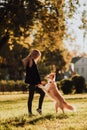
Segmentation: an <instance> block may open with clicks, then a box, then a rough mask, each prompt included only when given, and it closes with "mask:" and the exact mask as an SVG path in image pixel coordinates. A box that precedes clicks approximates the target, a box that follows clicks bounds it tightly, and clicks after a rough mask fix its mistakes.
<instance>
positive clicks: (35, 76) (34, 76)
mask: <svg viewBox="0 0 87 130" xmlns="http://www.w3.org/2000/svg"><path fill="white" fill-rule="evenodd" d="M32 61H33V64H32V66H31V67H29V63H28V64H27V66H26V77H25V83H28V84H30V85H37V84H40V83H41V79H40V76H39V72H38V69H37V65H36V64H35V61H34V60H32Z"/></svg>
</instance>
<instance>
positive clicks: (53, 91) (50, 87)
mask: <svg viewBox="0 0 87 130" xmlns="http://www.w3.org/2000/svg"><path fill="white" fill-rule="evenodd" d="M46 79H47V80H48V83H47V84H46V85H45V86H43V85H41V84H40V85H39V87H40V88H41V89H42V90H43V91H44V92H45V93H46V94H47V95H48V96H49V97H51V99H52V100H53V101H54V102H55V109H56V113H57V112H58V108H60V109H61V110H62V112H63V113H64V109H65V108H66V109H68V110H72V111H75V108H74V107H73V106H72V105H70V104H68V103H67V102H66V101H65V99H64V98H63V96H62V94H61V93H60V91H59V90H58V87H57V84H56V82H55V73H50V74H49V75H47V76H46Z"/></svg>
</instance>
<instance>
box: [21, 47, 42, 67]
mask: <svg viewBox="0 0 87 130" xmlns="http://www.w3.org/2000/svg"><path fill="white" fill-rule="evenodd" d="M40 56H41V52H40V51H39V50H37V49H34V50H32V51H31V52H30V53H29V54H28V55H27V56H26V57H25V58H24V59H23V60H22V62H23V65H24V67H26V65H27V63H28V62H29V61H30V64H32V59H34V60H35V61H37V60H38V58H39V57H40ZM30 66H31V65H30Z"/></svg>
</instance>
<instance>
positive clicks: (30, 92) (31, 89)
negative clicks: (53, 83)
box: [28, 85, 45, 113]
mask: <svg viewBox="0 0 87 130" xmlns="http://www.w3.org/2000/svg"><path fill="white" fill-rule="evenodd" d="M34 92H37V93H39V94H40V97H39V103H38V108H39V109H42V103H43V100H44V96H45V93H44V91H43V90H42V89H41V88H38V87H37V86H33V85H30V86H29V97H28V112H29V113H32V101H33V97H34Z"/></svg>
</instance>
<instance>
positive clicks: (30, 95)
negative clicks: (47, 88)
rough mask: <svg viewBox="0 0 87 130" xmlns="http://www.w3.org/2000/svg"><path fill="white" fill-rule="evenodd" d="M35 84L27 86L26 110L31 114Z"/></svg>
mask: <svg viewBox="0 0 87 130" xmlns="http://www.w3.org/2000/svg"><path fill="white" fill-rule="evenodd" d="M34 91H35V86H31V85H30V86H29V97H28V112H29V114H32V101H33V97H34Z"/></svg>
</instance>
